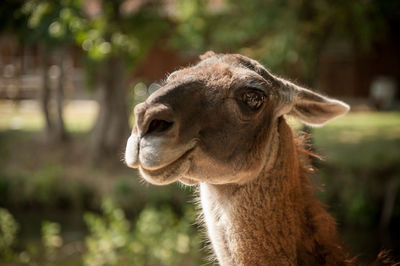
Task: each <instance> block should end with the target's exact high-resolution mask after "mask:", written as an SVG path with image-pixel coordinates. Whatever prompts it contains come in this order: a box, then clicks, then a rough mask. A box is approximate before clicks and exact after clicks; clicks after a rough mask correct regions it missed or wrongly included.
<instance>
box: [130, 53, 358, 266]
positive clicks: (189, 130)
mask: <svg viewBox="0 0 400 266" xmlns="http://www.w3.org/2000/svg"><path fill="white" fill-rule="evenodd" d="M200 58H201V61H200V62H199V63H198V64H196V65H194V66H190V67H187V68H183V69H180V70H178V71H175V72H173V73H172V74H170V75H169V77H168V78H167V79H166V80H165V81H164V83H163V84H162V86H161V88H160V89H158V90H157V91H156V92H154V93H153V94H151V95H150V96H149V98H148V99H147V100H146V101H145V102H143V103H140V104H138V105H137V106H136V107H135V109H134V113H135V117H136V121H135V125H134V127H133V130H132V134H131V136H130V137H129V139H128V141H127V146H126V151H125V162H126V164H127V165H128V166H129V167H132V168H138V169H139V172H140V174H141V176H142V177H143V178H144V179H145V180H146V181H148V182H149V183H151V184H154V185H167V184H170V183H173V182H176V181H179V182H181V183H183V184H186V185H197V186H199V187H200V189H199V190H200V200H199V202H200V204H201V207H202V213H203V217H204V222H205V225H206V227H207V232H208V236H209V239H210V240H211V244H212V249H213V250H214V254H215V256H216V259H217V261H218V263H219V264H220V265H222V266H232V265H246V266H249V265H354V264H356V261H355V260H353V259H352V257H351V256H350V254H349V253H348V252H347V250H346V249H345V247H344V244H343V243H342V242H341V241H340V239H339V237H338V234H337V232H336V225H335V221H334V219H333V218H332V216H330V215H329V214H328V212H327V211H326V210H325V208H324V207H323V205H322V204H321V203H320V202H319V201H318V200H317V199H316V198H315V197H314V196H313V186H312V185H311V183H310V182H309V179H308V174H309V172H310V171H311V170H312V168H311V166H310V164H309V163H308V157H309V153H308V152H307V151H305V150H304V149H302V148H301V147H302V144H301V143H299V141H298V140H297V139H296V138H295V137H294V136H293V133H292V129H291V128H290V127H289V126H288V124H287V122H286V116H292V117H295V118H297V119H299V120H300V121H302V122H303V123H305V124H307V125H311V126H322V125H324V124H325V123H327V122H328V121H330V120H332V119H334V118H336V117H339V116H342V115H344V114H346V113H347V112H348V110H349V106H348V105H347V104H345V103H343V102H341V101H338V100H334V99H331V98H328V97H325V96H322V95H320V94H318V93H316V92H313V91H311V90H308V89H305V88H302V87H299V86H297V85H295V84H293V83H291V82H289V81H287V80H284V79H282V78H279V77H277V76H275V75H273V74H272V73H270V72H269V71H268V70H267V69H266V68H264V67H263V66H262V65H261V64H260V63H258V62H257V61H255V60H252V59H250V58H247V57H245V56H242V55H239V54H215V53H213V52H208V53H206V54H204V55H203V56H201V57H200Z"/></svg>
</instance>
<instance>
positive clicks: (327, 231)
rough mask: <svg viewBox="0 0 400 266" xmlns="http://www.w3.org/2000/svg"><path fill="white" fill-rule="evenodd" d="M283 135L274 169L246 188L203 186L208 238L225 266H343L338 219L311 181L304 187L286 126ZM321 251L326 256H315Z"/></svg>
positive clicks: (201, 190) (292, 142) (201, 191)
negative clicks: (338, 265)
mask: <svg viewBox="0 0 400 266" xmlns="http://www.w3.org/2000/svg"><path fill="white" fill-rule="evenodd" d="M278 131H279V139H280V143H279V151H278V157H277V159H276V160H275V163H274V167H273V169H270V170H268V171H264V172H263V173H261V174H260V176H259V177H257V178H255V179H254V180H252V181H250V182H248V183H246V184H243V185H234V184H226V185H212V184H207V183H201V185H200V197H201V205H202V208H203V214H204V218H205V222H206V225H207V229H208V233H209V237H210V239H211V243H212V245H213V248H214V250H215V253H216V256H217V258H218V261H219V262H220V264H221V265H222V266H225V265H296V264H299V262H300V263H303V262H304V263H305V262H307V263H308V264H307V263H306V264H304V265H313V264H315V263H317V264H324V263H326V262H327V261H330V262H332V263H337V261H338V260H342V259H343V260H344V254H343V252H342V249H341V245H340V241H339V240H338V239H337V237H336V231H335V225H334V221H333V219H332V218H331V217H330V216H329V214H328V213H327V212H326V211H325V210H324V209H323V208H322V207H321V205H320V204H319V203H318V201H316V200H315V199H314V198H313V196H312V192H310V191H311V190H310V189H309V183H307V182H308V180H307V181H306V182H305V183H301V180H302V181H303V179H304V177H303V176H301V175H302V173H301V169H300V166H299V159H298V155H297V151H296V147H295V144H294V140H293V136H292V132H291V129H290V128H289V127H288V126H287V125H286V123H284V124H283V125H282V123H281V124H280V125H279V129H278ZM302 186H306V187H302ZM318 219H322V220H323V223H321V224H324V226H326V228H322V227H321V226H320V225H319V224H318ZM316 248H319V250H320V251H321V252H322V254H320V255H319V254H316V253H318V252H316V251H315V249H316ZM331 253H332V254H331ZM335 256H336V257H337V258H335ZM343 260H342V261H343Z"/></svg>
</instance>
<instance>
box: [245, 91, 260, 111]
mask: <svg viewBox="0 0 400 266" xmlns="http://www.w3.org/2000/svg"><path fill="white" fill-rule="evenodd" d="M242 101H243V102H244V103H245V104H246V105H247V106H248V107H250V109H252V110H254V111H256V110H258V109H260V108H261V106H262V105H263V104H264V101H265V95H264V93H262V92H261V91H256V90H249V91H246V92H245V93H243V95H242Z"/></svg>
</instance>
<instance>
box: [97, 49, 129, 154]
mask: <svg viewBox="0 0 400 266" xmlns="http://www.w3.org/2000/svg"><path fill="white" fill-rule="evenodd" d="M99 74H100V75H99V78H98V81H100V84H99V87H98V89H99V104H100V110H99V115H98V118H97V121H96V125H95V127H94V130H93V144H94V147H93V151H94V156H95V158H96V159H100V158H104V157H108V158H110V157H111V158H115V159H117V160H119V159H120V158H121V156H122V152H123V146H124V145H125V142H126V139H127V137H128V134H129V121H128V110H127V89H126V82H125V81H126V77H125V64H124V59H123V58H122V56H120V55H115V56H112V57H110V58H108V59H107V60H105V62H104V63H103V65H102V68H101V70H100V73H99Z"/></svg>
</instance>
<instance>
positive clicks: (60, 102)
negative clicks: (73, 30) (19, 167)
mask: <svg viewBox="0 0 400 266" xmlns="http://www.w3.org/2000/svg"><path fill="white" fill-rule="evenodd" d="M66 52H67V50H66V49H65V48H60V50H59V52H58V53H59V65H58V66H59V68H60V75H59V76H58V84H57V88H56V109H57V115H56V131H55V141H57V142H64V141H66V140H67V139H68V136H67V132H66V130H65V126H64V116H63V109H64V83H65V56H66Z"/></svg>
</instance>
